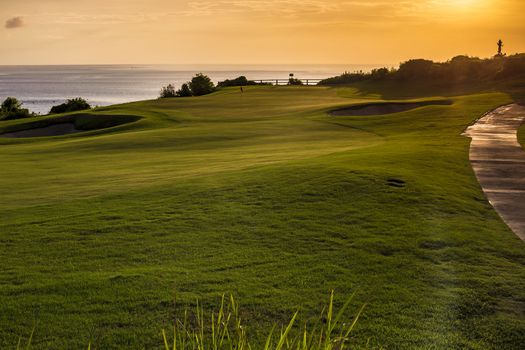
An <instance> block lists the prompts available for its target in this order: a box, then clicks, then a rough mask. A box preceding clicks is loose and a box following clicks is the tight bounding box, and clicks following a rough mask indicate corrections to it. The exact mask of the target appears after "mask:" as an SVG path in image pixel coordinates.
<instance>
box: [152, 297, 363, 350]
mask: <svg viewBox="0 0 525 350" xmlns="http://www.w3.org/2000/svg"><path fill="white" fill-rule="evenodd" d="M354 296H355V293H353V294H352V295H351V296H350V298H348V300H347V301H346V302H345V303H344V305H343V306H342V308H341V309H340V310H339V311H338V312H337V313H336V314H335V317H334V293H333V291H332V292H331V293H330V299H329V302H328V305H327V307H325V308H324V309H323V310H322V312H321V315H320V317H319V318H318V319H317V320H316V322H315V323H314V324H313V325H309V324H308V323H305V324H304V327H297V326H296V325H295V323H296V320H297V317H298V315H299V312H295V313H294V315H293V316H292V318H291V319H290V322H289V323H288V324H287V325H286V327H282V328H281V331H280V332H279V334H278V336H274V334H275V328H276V327H277V326H276V325H274V326H273V327H272V329H271V331H270V333H269V334H268V337H267V338H266V343H265V345H264V350H292V349H293V350H332V349H334V350H336V349H337V350H343V349H348V348H349V346H350V345H351V344H350V341H351V338H350V335H351V333H352V331H353V329H354V327H355V325H356V324H357V321H358V319H359V317H360V316H361V314H362V312H363V310H364V308H365V306H366V305H363V306H362V307H361V308H360V309H359V310H358V311H357V313H356V314H355V316H354V317H353V318H352V319H351V321H350V322H349V323H346V322H343V320H344V317H345V312H346V311H347V310H348V308H349V306H350V304H351V302H352V301H353V299H354ZM191 316H192V317H188V311H187V310H186V311H185V312H184V317H183V318H182V319H178V320H176V322H175V325H174V327H173V335H172V337H173V341H172V345H171V347H170V345H169V344H170V343H171V341H170V340H169V337H168V336H167V335H166V331H165V330H162V337H163V340H164V347H165V349H166V350H251V349H255V346H252V345H251V343H250V339H249V338H248V335H247V331H246V327H245V326H244V325H243V323H242V320H241V317H240V315H239V304H238V303H237V302H236V300H235V298H234V297H233V296H230V297H229V298H226V297H225V296H224V295H223V296H222V300H221V305H220V308H219V310H218V311H216V312H215V311H213V312H211V314H210V315H209V317H207V316H205V312H204V309H203V307H202V305H201V304H199V303H197V306H196V309H195V311H194V314H193V315H191ZM190 318H191V319H194V320H195V321H194V322H193V323H191V322H190V321H189V319H190ZM334 334H336V336H334Z"/></svg>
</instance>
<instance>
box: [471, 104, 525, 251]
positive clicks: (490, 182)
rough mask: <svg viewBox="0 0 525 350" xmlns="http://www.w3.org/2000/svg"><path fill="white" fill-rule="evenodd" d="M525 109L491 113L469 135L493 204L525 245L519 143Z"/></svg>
mask: <svg viewBox="0 0 525 350" xmlns="http://www.w3.org/2000/svg"><path fill="white" fill-rule="evenodd" d="M524 122H525V106H520V105H517V104H512V105H508V106H503V107H500V108H498V109H496V110H494V111H492V112H489V113H487V114H486V115H484V116H483V117H482V118H480V119H479V120H478V121H477V122H476V123H475V124H474V125H472V126H470V127H469V128H468V129H467V130H466V132H465V135H466V136H468V137H471V138H472V143H471V144H470V162H471V164H472V167H473V168H474V172H475V173H476V176H477V178H478V181H479V183H480V185H481V187H482V188H483V191H484V192H485V195H486V196H487V198H488V200H489V202H490V204H492V206H493V207H494V209H496V211H497V212H498V214H499V215H500V216H501V217H502V218H503V220H504V221H505V223H506V224H507V225H508V226H509V227H510V228H511V229H512V231H514V233H515V234H516V235H517V236H518V237H520V238H521V239H522V240H524V241H525V151H524V150H523V148H522V146H521V145H520V144H519V142H518V139H517V133H518V129H519V127H520V126H521V124H523V123H524Z"/></svg>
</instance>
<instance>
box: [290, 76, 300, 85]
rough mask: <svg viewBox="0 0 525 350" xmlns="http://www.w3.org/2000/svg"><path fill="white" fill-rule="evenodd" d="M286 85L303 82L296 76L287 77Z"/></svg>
mask: <svg viewBox="0 0 525 350" xmlns="http://www.w3.org/2000/svg"><path fill="white" fill-rule="evenodd" d="M288 85H303V82H302V81H301V80H299V79H297V78H293V77H290V79H288Z"/></svg>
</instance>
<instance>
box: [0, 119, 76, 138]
mask: <svg viewBox="0 0 525 350" xmlns="http://www.w3.org/2000/svg"><path fill="white" fill-rule="evenodd" d="M82 131H85V130H78V129H77V128H75V124H73V123H61V124H55V125H50V126H46V127H44V128H36V129H29V130H21V131H14V132H7V133H5V134H1V135H0V136H2V137H12V138H18V137H45V136H59V135H67V134H74V133H77V132H82Z"/></svg>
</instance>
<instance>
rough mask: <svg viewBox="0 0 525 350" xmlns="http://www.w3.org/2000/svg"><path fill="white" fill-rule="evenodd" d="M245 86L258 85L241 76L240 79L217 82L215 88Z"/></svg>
mask: <svg viewBox="0 0 525 350" xmlns="http://www.w3.org/2000/svg"><path fill="white" fill-rule="evenodd" d="M247 85H258V84H257V83H256V82H254V81H252V80H248V79H246V77H245V76H243V75H241V76H240V77H238V78H235V79H226V80H225V81H221V82H219V84H217V87H228V86H247Z"/></svg>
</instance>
